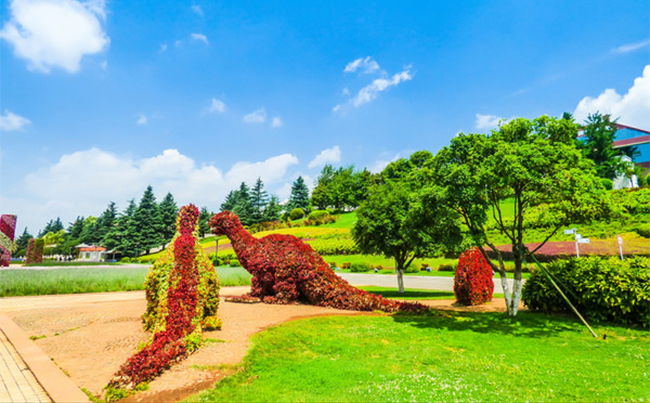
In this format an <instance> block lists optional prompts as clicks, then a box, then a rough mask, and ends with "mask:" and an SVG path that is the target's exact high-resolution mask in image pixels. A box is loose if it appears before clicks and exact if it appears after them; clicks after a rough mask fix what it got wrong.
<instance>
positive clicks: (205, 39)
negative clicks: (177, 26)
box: [190, 34, 210, 45]
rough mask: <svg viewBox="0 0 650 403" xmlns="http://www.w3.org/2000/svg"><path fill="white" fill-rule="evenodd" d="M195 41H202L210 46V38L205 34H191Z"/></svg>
mask: <svg viewBox="0 0 650 403" xmlns="http://www.w3.org/2000/svg"><path fill="white" fill-rule="evenodd" d="M190 36H191V37H192V39H193V40H195V41H200V42H203V43H205V44H206V45H209V44H210V42H208V37H207V36H205V35H203V34H190Z"/></svg>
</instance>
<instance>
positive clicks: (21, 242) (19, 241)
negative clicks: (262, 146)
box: [15, 227, 34, 251]
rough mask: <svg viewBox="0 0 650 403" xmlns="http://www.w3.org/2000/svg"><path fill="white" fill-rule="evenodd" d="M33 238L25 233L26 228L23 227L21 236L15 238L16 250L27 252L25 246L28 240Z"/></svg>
mask: <svg viewBox="0 0 650 403" xmlns="http://www.w3.org/2000/svg"><path fill="white" fill-rule="evenodd" d="M32 238H34V237H33V236H32V234H30V233H29V232H28V231H27V227H25V230H24V231H23V233H22V235H21V236H19V237H18V238H16V241H15V243H16V248H17V249H18V250H19V251H21V250H23V249H25V250H27V244H28V243H29V240H30V239H32Z"/></svg>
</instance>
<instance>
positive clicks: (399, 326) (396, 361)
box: [187, 312, 650, 402]
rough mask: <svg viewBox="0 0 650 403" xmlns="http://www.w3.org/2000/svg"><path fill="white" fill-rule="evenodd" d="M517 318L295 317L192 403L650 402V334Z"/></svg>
mask: <svg viewBox="0 0 650 403" xmlns="http://www.w3.org/2000/svg"><path fill="white" fill-rule="evenodd" d="M596 331H597V332H598V334H599V335H602V334H603V333H606V334H607V339H606V340H603V339H602V338H601V339H594V338H592V337H591V336H590V335H589V333H588V331H587V330H586V329H585V328H584V327H583V326H582V325H581V324H580V323H578V322H576V321H574V320H572V319H569V318H563V317H552V316H546V315H541V314H533V313H529V312H521V313H520V314H519V315H518V316H517V317H516V318H508V317H507V316H505V315H504V314H503V313H481V314H478V313H440V314H433V315H430V316H402V315H394V316H354V317H326V318H313V319H304V320H300V321H294V322H289V323H286V324H283V325H281V326H278V327H274V328H270V329H267V330H266V331H264V332H262V333H259V334H257V335H256V336H254V337H253V346H252V348H251V350H250V351H249V353H248V355H247V357H246V358H245V360H244V365H243V366H244V369H243V370H242V371H241V372H239V373H237V374H235V375H233V376H230V377H227V378H225V379H223V380H221V381H220V382H218V383H217V384H216V386H215V388H214V389H212V390H209V391H205V392H202V393H200V394H197V395H194V396H192V397H190V398H189V399H188V400H187V401H189V402H225V401H228V402H249V401H250V402H257V401H265V402H266V401H282V402H324V401H326V402H343V401H345V402H368V401H383V402H392V401H395V402H398V401H488V402H490V401H495V402H500V401H536V402H539V401H590V402H592V401H605V402H610V401H648V399H650V388H649V387H648V384H649V382H650V380H649V379H648V378H649V376H650V350H649V349H648V344H649V343H650V336H649V334H648V332H646V331H640V330H633V329H626V328H623V327H607V326H600V327H596Z"/></svg>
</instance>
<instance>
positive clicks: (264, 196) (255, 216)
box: [251, 178, 269, 224]
mask: <svg viewBox="0 0 650 403" xmlns="http://www.w3.org/2000/svg"><path fill="white" fill-rule="evenodd" d="M268 198H269V196H268V193H266V191H265V190H264V183H263V182H262V179H261V178H257V182H255V186H253V189H251V206H252V217H251V221H252V223H253V224H257V223H261V222H262V221H265V217H264V210H265V208H266V205H267V203H268Z"/></svg>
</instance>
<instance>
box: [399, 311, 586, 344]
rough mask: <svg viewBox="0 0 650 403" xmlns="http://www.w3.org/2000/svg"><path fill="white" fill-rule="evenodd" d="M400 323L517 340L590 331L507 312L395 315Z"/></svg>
mask: <svg viewBox="0 0 650 403" xmlns="http://www.w3.org/2000/svg"><path fill="white" fill-rule="evenodd" d="M392 318H393V320H394V321H395V322H396V323H400V324H409V325H411V326H414V327H417V328H420V329H441V330H447V331H472V332H476V333H490V334H498V335H512V336H517V337H535V338H539V337H548V336H553V335H557V334H559V333H562V332H567V331H568V332H575V333H581V332H584V333H585V336H589V337H591V336H590V335H589V333H588V331H587V329H586V328H585V327H584V326H582V324H581V323H580V322H578V321H577V320H575V319H573V318H570V317H563V316H550V315H545V314H540V313H532V312H519V313H518V314H517V316H516V317H514V318H511V317H508V316H507V315H506V314H505V313H504V312H483V313H479V312H448V311H431V313H429V314H425V315H407V314H395V315H393V316H392Z"/></svg>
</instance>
